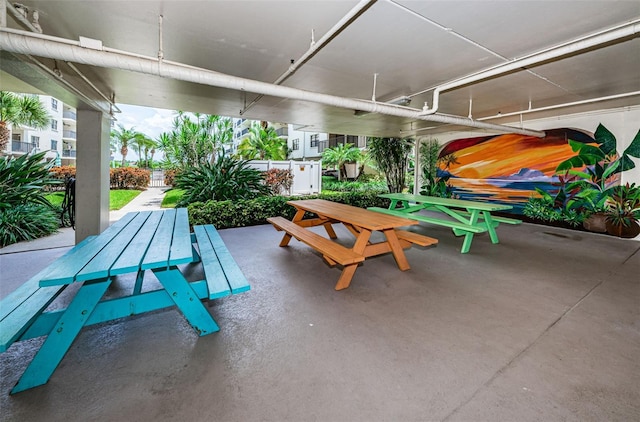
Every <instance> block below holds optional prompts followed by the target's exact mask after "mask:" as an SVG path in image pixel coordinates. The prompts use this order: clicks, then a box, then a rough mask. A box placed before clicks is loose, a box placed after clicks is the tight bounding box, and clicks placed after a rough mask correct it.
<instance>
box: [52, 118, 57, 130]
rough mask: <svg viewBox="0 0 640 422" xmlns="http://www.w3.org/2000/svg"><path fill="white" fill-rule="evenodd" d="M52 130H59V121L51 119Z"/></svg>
mask: <svg viewBox="0 0 640 422" xmlns="http://www.w3.org/2000/svg"><path fill="white" fill-rule="evenodd" d="M51 130H58V121H57V120H56V119H51Z"/></svg>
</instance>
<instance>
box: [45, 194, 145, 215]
mask: <svg viewBox="0 0 640 422" xmlns="http://www.w3.org/2000/svg"><path fill="white" fill-rule="evenodd" d="M141 192H142V191H139V190H129V189H122V190H111V191H109V211H115V210H119V209H120V208H122V207H124V206H125V205H127V204H128V203H129V202H131V200H132V199H133V198H135V197H136V196H138V195H140V193H141ZM47 199H48V200H49V201H50V202H51V203H52V204H53V205H55V206H60V205H62V200H63V199H64V192H54V193H50V194H48V195H47Z"/></svg>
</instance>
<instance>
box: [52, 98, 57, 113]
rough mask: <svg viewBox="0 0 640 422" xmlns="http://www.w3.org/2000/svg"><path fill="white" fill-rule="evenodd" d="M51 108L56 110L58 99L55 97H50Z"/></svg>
mask: <svg viewBox="0 0 640 422" xmlns="http://www.w3.org/2000/svg"><path fill="white" fill-rule="evenodd" d="M51 109H52V110H57V109H58V100H56V99H55V98H52V99H51Z"/></svg>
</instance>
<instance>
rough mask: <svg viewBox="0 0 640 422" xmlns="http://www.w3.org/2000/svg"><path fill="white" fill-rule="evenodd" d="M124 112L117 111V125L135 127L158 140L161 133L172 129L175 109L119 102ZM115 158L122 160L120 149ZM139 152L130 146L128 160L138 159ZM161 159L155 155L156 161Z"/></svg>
mask: <svg viewBox="0 0 640 422" xmlns="http://www.w3.org/2000/svg"><path fill="white" fill-rule="evenodd" d="M117 106H118V108H119V109H120V110H121V111H122V113H115V114H114V117H115V118H116V122H115V123H114V125H115V127H117V126H118V125H122V126H124V127H125V129H135V130H136V131H137V132H140V133H144V134H145V135H147V136H148V137H150V138H151V139H153V140H157V139H158V137H159V136H160V134H161V133H163V132H169V131H171V128H172V126H173V119H174V115H175V111H173V110H165V109H161V108H149V107H138V106H132V105H125V104H117ZM113 157H114V159H115V160H122V155H120V151H116V152H115V154H113ZM137 159H138V154H136V152H135V151H134V150H133V148H129V153H128V154H127V160H137ZM156 159H160V157H158V155H157V154H156V156H155V157H154V161H155V160H156Z"/></svg>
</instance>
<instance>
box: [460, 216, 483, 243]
mask: <svg viewBox="0 0 640 422" xmlns="http://www.w3.org/2000/svg"><path fill="white" fill-rule="evenodd" d="M479 214H480V211H478V210H472V211H471V218H470V219H469V225H471V226H476V225H477V224H478V217H479ZM473 235H474V233H473V232H466V233H465V235H464V241H463V242H462V249H461V250H460V253H467V252H469V249H471V242H472V241H473Z"/></svg>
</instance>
